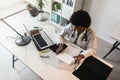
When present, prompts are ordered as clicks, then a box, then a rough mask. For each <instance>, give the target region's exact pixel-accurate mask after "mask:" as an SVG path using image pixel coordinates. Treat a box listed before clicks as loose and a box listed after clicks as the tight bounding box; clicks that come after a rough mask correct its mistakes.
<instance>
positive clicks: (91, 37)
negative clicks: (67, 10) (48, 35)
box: [57, 23, 96, 58]
mask: <svg viewBox="0 0 120 80" xmlns="http://www.w3.org/2000/svg"><path fill="white" fill-rule="evenodd" d="M87 30H88V31H87V41H84V40H82V38H83V36H84V34H85V31H84V32H82V33H81V34H80V35H79V36H78V37H79V38H78V40H77V45H78V46H79V47H81V48H83V49H85V47H86V50H85V51H83V52H82V53H81V54H83V55H84V56H85V58H86V57H88V56H90V55H94V54H95V53H96V34H95V32H94V31H93V30H92V29H91V28H88V29H87ZM73 32H75V34H74V37H73V36H72V34H73ZM71 36H72V37H71ZM76 37H77V31H75V27H74V26H73V25H72V24H71V23H70V24H68V25H67V26H66V27H65V28H64V29H63V30H62V32H61V33H60V34H59V37H58V40H57V43H64V39H65V38H67V39H69V41H70V42H74V40H75V39H76Z"/></svg>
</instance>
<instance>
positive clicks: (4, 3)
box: [0, 0, 25, 10]
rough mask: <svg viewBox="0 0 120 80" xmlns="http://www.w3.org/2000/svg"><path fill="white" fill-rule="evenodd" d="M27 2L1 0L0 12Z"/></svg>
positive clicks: (21, 0)
mask: <svg viewBox="0 0 120 80" xmlns="http://www.w3.org/2000/svg"><path fill="white" fill-rule="evenodd" d="M23 1H25V0H0V10H3V9H7V8H9V7H11V6H14V4H17V3H20V2H23Z"/></svg>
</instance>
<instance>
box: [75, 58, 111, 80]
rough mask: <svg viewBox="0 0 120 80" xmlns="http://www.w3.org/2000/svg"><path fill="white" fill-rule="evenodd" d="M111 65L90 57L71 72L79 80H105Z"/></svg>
mask: <svg viewBox="0 0 120 80" xmlns="http://www.w3.org/2000/svg"><path fill="white" fill-rule="evenodd" d="M112 69H113V65H111V64H109V63H108V62H106V61H103V60H102V59H100V58H98V57H96V56H90V57H88V58H86V59H85V60H84V62H83V63H82V64H81V66H80V67H79V68H78V69H77V70H75V71H74V72H73V74H74V75H75V76H76V77H78V78H79V79H80V80H106V79H107V77H108V76H109V74H110V73H111V71H112Z"/></svg>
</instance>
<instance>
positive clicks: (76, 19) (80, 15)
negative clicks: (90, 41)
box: [70, 10, 91, 28]
mask: <svg viewBox="0 0 120 80" xmlns="http://www.w3.org/2000/svg"><path fill="white" fill-rule="evenodd" d="M70 22H71V23H72V24H73V25H75V26H81V27H85V28H88V27H89V26H90V24H91V17H90V16H89V14H88V12H86V11H84V10H78V11H77V12H74V13H73V14H72V16H71V18H70Z"/></svg>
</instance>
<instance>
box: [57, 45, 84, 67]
mask: <svg viewBox="0 0 120 80" xmlns="http://www.w3.org/2000/svg"><path fill="white" fill-rule="evenodd" d="M81 51H83V50H82V49H81V48H79V47H78V46H76V45H72V44H70V45H68V47H67V48H66V49H64V51H63V52H61V53H60V54H58V55H57V56H56V57H57V58H58V59H60V60H61V61H63V62H65V63H66V64H68V65H71V64H72V63H74V62H75V59H74V58H73V57H74V56H77V55H79V54H80V52H81Z"/></svg>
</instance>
